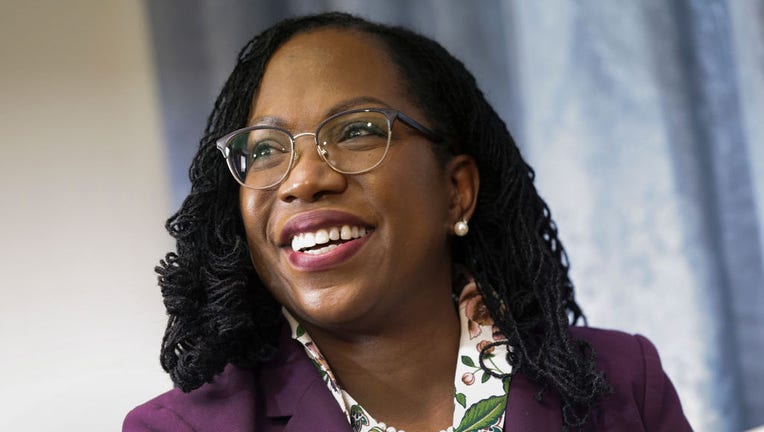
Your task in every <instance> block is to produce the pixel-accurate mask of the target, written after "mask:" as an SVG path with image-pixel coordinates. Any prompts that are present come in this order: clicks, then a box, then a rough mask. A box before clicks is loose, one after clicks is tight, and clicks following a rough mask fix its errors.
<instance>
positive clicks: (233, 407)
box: [122, 365, 255, 432]
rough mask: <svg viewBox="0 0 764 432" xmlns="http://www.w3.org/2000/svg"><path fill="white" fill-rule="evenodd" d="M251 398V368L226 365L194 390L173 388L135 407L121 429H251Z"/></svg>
mask: <svg viewBox="0 0 764 432" xmlns="http://www.w3.org/2000/svg"><path fill="white" fill-rule="evenodd" d="M254 400H255V389H254V376H253V373H252V371H250V370H247V369H242V368H239V367H236V366H233V365H228V366H226V368H225V369H224V370H223V372H222V373H220V374H219V375H217V376H216V377H215V379H214V381H213V382H211V383H207V384H204V385H203V386H201V387H199V388H198V389H196V390H193V391H191V392H188V393H184V392H182V391H180V390H179V389H177V388H175V389H172V390H170V391H168V392H165V393H163V394H161V395H159V396H157V397H155V398H153V399H151V400H149V401H148V402H145V403H144V404H142V405H139V406H137V407H136V408H134V409H133V410H132V411H130V412H129V413H128V414H127V416H126V417H125V420H124V422H123V424H122V431H123V432H148V431H151V432H192V431H202V430H226V431H232V432H233V431H240V430H241V431H244V430H250V429H251V428H252V425H253V418H252V406H254V403H255V401H254ZM248 413H249V414H248Z"/></svg>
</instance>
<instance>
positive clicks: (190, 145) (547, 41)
mask: <svg viewBox="0 0 764 432" xmlns="http://www.w3.org/2000/svg"><path fill="white" fill-rule="evenodd" d="M146 6H147V10H148V13H149V19H150V23H151V30H152V42H153V46H154V52H155V63H156V69H157V77H158V82H159V89H160V98H161V104H162V113H163V125H164V133H165V138H166V142H167V152H168V154H169V155H170V157H169V158H168V160H170V161H171V162H170V166H169V167H168V172H169V173H170V176H171V182H172V185H173V190H174V200H175V203H174V205H176V206H177V205H178V204H179V203H180V201H181V200H182V198H183V196H184V195H185V193H187V190H188V183H187V178H186V177H187V175H186V173H187V170H188V165H189V163H190V160H191V157H192V155H193V153H194V152H195V149H196V147H197V144H198V141H199V138H200V136H201V132H202V130H203V128H204V124H205V120H206V117H207V115H208V114H209V111H210V109H211V107H212V102H213V101H214V97H215V96H216V94H217V92H218V90H219V89H220V87H221V86H222V82H223V80H224V79H225V77H226V76H227V74H228V73H229V72H230V70H231V69H232V67H233V65H234V62H235V58H236V54H237V52H238V49H239V48H240V47H241V46H243V44H244V43H245V42H246V41H247V40H248V39H249V38H251V37H252V36H253V35H254V34H256V33H258V32H259V31H261V30H262V29H264V28H265V27H267V26H268V25H270V24H272V23H274V22H276V21H278V20H279V19H282V18H285V17H288V16H293V15H299V14H305V13H314V12H322V11H328V10H342V11H347V12H351V13H355V14H359V15H361V16H364V17H367V18H370V19H372V20H375V21H381V22H385V23H392V24H401V25H404V26H407V27H411V28H413V29H415V30H417V31H419V32H421V33H424V34H426V35H428V36H430V37H432V38H434V39H436V40H438V41H440V42H441V43H442V44H443V45H444V46H446V48H448V49H449V50H450V51H451V52H452V53H454V54H455V55H456V56H457V57H459V58H460V59H461V60H463V61H464V62H465V64H466V65H467V67H468V68H469V69H470V70H471V71H472V72H473V73H474V74H475V76H476V78H477V79H478V82H479V83H480V86H481V88H482V89H483V91H484V92H485V94H486V96H487V98H488V99H489V100H490V101H491V103H492V104H493V105H494V107H495V108H496V109H497V111H498V112H499V113H500V115H501V116H502V117H503V118H504V119H505V121H506V122H507V125H508V126H509V128H510V131H511V132H512V133H513V135H514V136H515V138H516V139H517V141H518V143H519V145H520V147H521V150H522V151H523V153H524V155H525V156H526V158H527V159H528V160H529V162H530V164H531V165H532V166H533V167H534V168H535V169H536V172H537V187H538V188H539V190H540V192H541V194H542V196H544V197H545V199H546V200H547V201H548V203H549V205H550V207H551V209H552V214H553V216H554V217H555V219H556V221H557V224H558V226H559V227H560V231H561V239H562V240H563V242H564V243H565V245H566V247H567V249H568V252H569V255H570V259H571V263H572V270H571V272H572V277H573V281H574V283H575V284H576V289H577V295H578V298H579V300H580V303H581V304H582V305H583V307H584V310H585V312H586V313H587V315H588V317H589V323H590V324H591V325H595V326H600V327H609V328H616V329H620V330H624V331H627V332H631V333H642V334H645V335H646V336H648V337H649V338H651V339H652V340H653V341H654V342H655V344H656V345H657V346H658V348H659V351H660V353H661V356H662V360H663V363H664V368H665V369H666V370H667V371H668V373H669V375H670V376H671V377H672V379H673V381H674V383H675V385H676V387H677V389H678V391H679V393H680V397H681V399H682V402H683V404H684V407H685V411H686V413H687V415H688V417H689V418H690V421H691V423H692V424H693V426H694V427H695V428H696V429H697V430H701V431H704V430H708V431H739V430H741V429H744V428H748V427H753V426H756V425H760V424H764V392H763V391H761V389H762V388H764V366H762V361H761V358H762V357H764V271H763V270H762V268H763V264H764V258H763V257H762V245H764V226H763V225H762V222H763V221H764V144H762V143H764V121H762V119H764V3H762V2H758V1H756V0H728V1H724V0H708V1H699V0H698V1H693V0H676V1H671V2H664V1H660V0H644V1H639V2H634V1H631V0H617V1H608V2H603V1H595V0H587V1H576V2H570V1H567V0H547V1H543V2H520V1H500V0H482V1H476V2H463V1H459V0H449V1H445V0H442V1H438V0H428V1H421V0H420V1H416V2H412V1H405V0H388V1H385V2H369V1H361V0H344V1H343V0H334V1H329V0H324V1H315V0H312V1H308V0H281V1H251V0H229V1H226V2H217V1H214V0H183V1H180V0H172V1H146Z"/></svg>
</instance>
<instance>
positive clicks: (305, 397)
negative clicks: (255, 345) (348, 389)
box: [259, 324, 352, 432]
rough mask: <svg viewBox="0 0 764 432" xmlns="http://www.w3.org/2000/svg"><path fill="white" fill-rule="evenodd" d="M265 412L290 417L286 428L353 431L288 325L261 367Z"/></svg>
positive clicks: (293, 431) (297, 431) (294, 430)
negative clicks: (269, 357)
mask: <svg viewBox="0 0 764 432" xmlns="http://www.w3.org/2000/svg"><path fill="white" fill-rule="evenodd" d="M259 375H260V382H261V385H262V386H263V388H264V389H265V390H266V391H265V414H266V416H267V417H269V418H279V417H281V418H284V417H288V418H289V420H288V422H287V424H286V428H285V429H284V431H285V432H304V431H306V430H310V431H319V432H320V431H327V432H329V431H331V432H342V431H347V432H352V428H351V427H350V424H348V420H347V417H345V414H344V413H343V412H342V410H341V409H340V407H339V406H338V405H337V402H336V401H335V400H334V397H332V394H331V393H330V392H329V389H328V388H327V387H326V383H324V381H323V379H322V378H321V375H320V374H319V373H318V371H317V370H316V368H315V367H314V366H313V363H312V362H311V361H310V359H309V358H308V356H307V354H306V353H305V351H304V350H303V348H302V346H301V345H300V343H299V342H297V341H295V340H294V339H292V335H291V332H290V329H289V326H288V325H286V324H285V325H284V326H283V327H282V329H281V335H280V337H279V349H278V354H277V355H276V357H275V358H274V359H273V360H271V361H269V362H267V363H266V364H264V365H263V367H262V368H261V369H260V374H259Z"/></svg>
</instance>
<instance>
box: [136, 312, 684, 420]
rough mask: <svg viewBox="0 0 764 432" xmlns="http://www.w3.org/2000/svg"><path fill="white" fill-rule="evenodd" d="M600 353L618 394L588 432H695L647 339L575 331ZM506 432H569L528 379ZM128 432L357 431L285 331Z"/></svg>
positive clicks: (553, 400)
mask: <svg viewBox="0 0 764 432" xmlns="http://www.w3.org/2000/svg"><path fill="white" fill-rule="evenodd" d="M571 332H572V334H573V335H574V336H575V337H577V338H580V339H584V340H586V341H589V342H590V343H591V344H592V345H593V346H594V347H595V349H596V350H597V365H598V367H599V368H600V370H603V371H605V373H606V376H607V379H608V381H609V382H610V384H611V386H612V387H613V394H612V395H610V396H608V397H607V398H605V399H603V400H602V402H601V403H600V406H599V408H598V409H597V410H596V411H595V412H594V414H593V416H592V421H591V422H590V423H591V424H590V425H589V427H588V428H587V429H586V430H593V431H619V432H630V431H634V432H637V431H650V432H654V431H671V432H683V431H691V430H692V428H691V427H690V425H689V423H688V422H687V419H686V418H685V416H684V413H683V412H682V407H681V405H680V403H679V398H678V397H677V394H676V391H675V390H674V386H673V385H672V384H671V381H669V378H668V377H667V376H666V374H665V373H664V372H663V369H662V368H661V363H660V359H659V358H658V353H657V351H656V350H655V347H654V346H653V344H652V343H650V341H648V340H647V339H646V338H644V337H643V336H639V335H637V336H632V335H628V334H625V333H621V332H616V331H610V330H599V329H593V328H581V327H574V328H572V329H571ZM509 388H510V390H509V398H508V401H507V414H506V416H505V423H504V430H505V431H512V432H522V431H533V432H539V431H555V432H558V431H560V430H561V429H562V416H561V411H560V403H559V399H558V398H557V397H556V395H555V394H554V392H552V391H549V392H547V393H545V395H544V400H543V402H537V401H536V400H535V398H534V396H535V395H536V394H537V393H538V391H539V386H538V385H536V384H534V383H533V382H531V381H529V380H528V379H527V378H525V377H524V376H522V375H521V374H518V375H515V376H514V377H513V378H512V382H511V383H510V387H509ZM122 430H123V432H138V431H141V432H144V431H146V432H147V431H152V432H159V431H161V432H192V431H194V432H206V431H215V432H221V431H225V432H276V431H291V432H306V431H309V432H352V428H351V427H350V425H349V424H348V421H347V419H346V417H345V415H344V414H343V413H342V411H341V410H340V408H339V406H338V405H337V402H336V401H335V400H334V398H333V397H332V395H331V393H330V392H329V390H328V389H327V387H326V384H325V383H324V381H323V380H322V379H321V376H320V375H319V374H318V372H317V371H316V369H315V368H314V367H313V364H312V363H311V362H310V360H309V359H308V356H307V355H306V354H305V352H304V351H303V348H302V347H301V346H300V345H299V343H298V342H296V341H294V340H292V339H291V337H290V335H289V333H288V332H287V331H284V332H283V334H282V337H281V341H280V348H279V352H278V354H277V355H276V357H275V358H274V359H273V360H271V361H269V362H268V363H265V364H263V365H261V366H259V367H258V368H257V369H255V370H244V369H240V368H237V367H235V366H233V365H228V366H227V367H226V368H225V370H224V371H223V372H222V373H221V374H220V375H218V376H217V377H216V378H215V380H214V382H213V383H210V384H205V385H204V386H202V387H200V388H199V389H197V390H194V391H192V392H190V393H183V392H181V391H180V390H178V389H174V390H171V391H169V392H167V393H164V394H162V395H160V396H158V397H156V398H154V399H152V400H150V401H148V402H146V403H145V404H143V405H140V406H138V407H137V408H135V409H133V410H132V411H131V412H130V413H129V414H128V415H127V418H125V422H124V424H123V427H122Z"/></svg>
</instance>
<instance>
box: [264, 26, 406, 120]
mask: <svg viewBox="0 0 764 432" xmlns="http://www.w3.org/2000/svg"><path fill="white" fill-rule="evenodd" d="M405 87H406V86H405V85H404V84H403V83H402V82H401V76H400V73H399V71H398V68H397V67H396V65H395V64H394V63H393V61H392V59H391V57H390V55H389V54H388V53H387V51H386V50H385V48H384V46H383V44H382V43H380V42H379V41H378V40H377V39H376V38H375V37H374V36H372V35H369V34H366V33H362V32H359V31H353V30H342V29H339V30H338V29H321V30H315V31H311V32H308V33H301V34H298V35H296V36H295V37H293V38H292V39H290V40H289V41H287V42H286V43H284V45H282V46H281V47H280V48H279V49H278V50H277V51H276V52H275V53H274V54H273V56H272V57H271V59H270V60H269V62H268V64H267V66H266V69H265V73H264V75H263V78H262V81H261V83H260V86H259V88H258V91H257V92H256V94H255V96H254V98H253V106H252V110H251V113H250V119H254V118H257V117H262V116H270V115H278V116H289V115H290V114H294V115H299V116H301V117H305V116H308V117H312V116H314V115H315V116H317V117H322V116H325V115H326V114H327V112H328V110H329V109H330V107H332V106H335V105H337V104H341V103H342V102H343V101H344V100H352V99H360V98H373V99H377V100H380V101H382V102H384V105H388V106H392V107H395V108H396V109H400V110H406V109H408V110H411V109H413V108H414V106H413V104H412V103H411V101H410V100H409V98H408V97H406V96H405V95H404V92H402V91H401V89H402V88H405ZM313 120H315V119H313Z"/></svg>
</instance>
